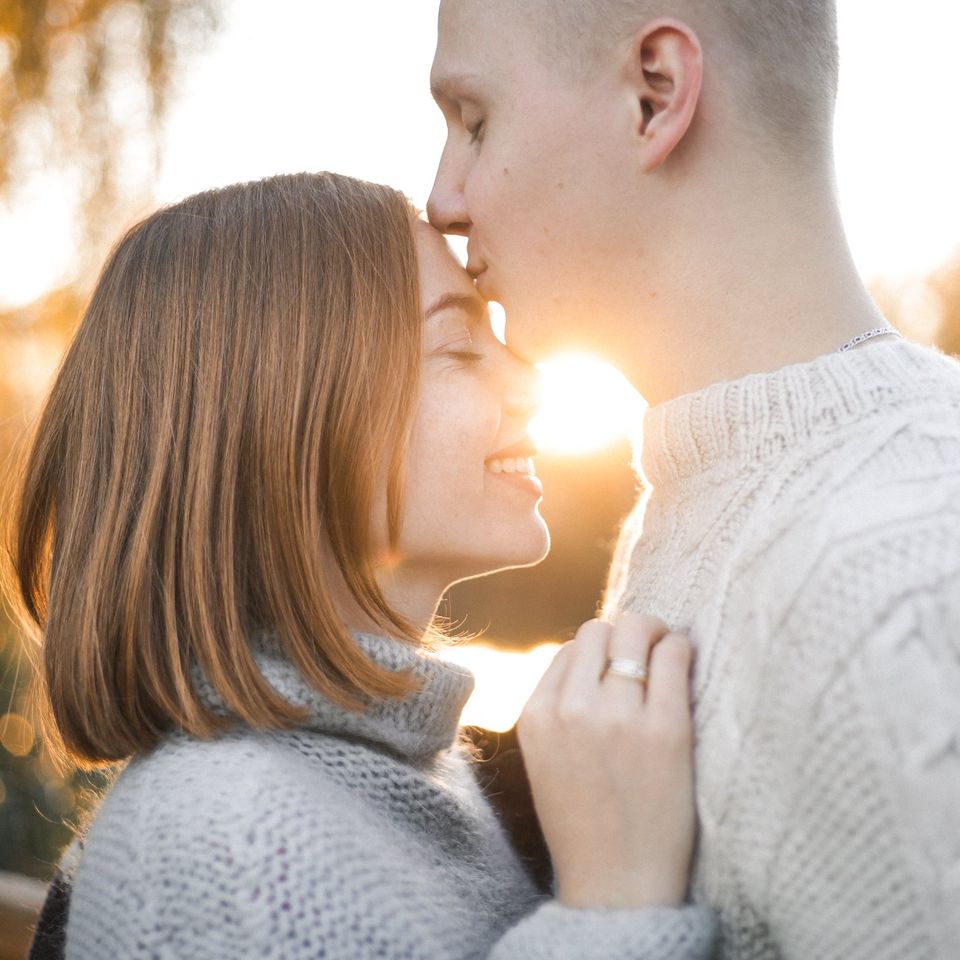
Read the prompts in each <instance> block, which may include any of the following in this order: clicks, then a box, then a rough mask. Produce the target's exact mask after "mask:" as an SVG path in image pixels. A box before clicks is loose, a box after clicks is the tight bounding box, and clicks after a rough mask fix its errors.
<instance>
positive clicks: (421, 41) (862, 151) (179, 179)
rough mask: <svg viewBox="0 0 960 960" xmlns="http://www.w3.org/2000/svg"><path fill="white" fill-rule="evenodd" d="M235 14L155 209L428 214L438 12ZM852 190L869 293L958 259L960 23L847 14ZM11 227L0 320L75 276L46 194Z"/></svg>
mask: <svg viewBox="0 0 960 960" xmlns="http://www.w3.org/2000/svg"><path fill="white" fill-rule="evenodd" d="M265 9H266V7H265V5H264V4H263V3H262V2H259V0H225V14H224V22H223V27H222V30H221V32H220V33H219V34H218V35H217V37H216V38H215V39H214V41H213V42H212V43H211V45H210V46H209V48H208V49H207V51H206V52H205V53H204V54H202V55H201V57H200V58H198V59H195V60H194V61H193V62H192V64H191V66H190V68H189V70H187V71H185V74H184V75H183V76H182V77H180V78H179V92H178V96H177V98H176V102H175V104H174V107H173V109H172V111H171V113H170V116H169V120H168V123H167V128H166V139H165V147H164V149H165V162H164V164H163V168H162V172H161V176H160V179H159V182H158V183H157V184H156V199H157V201H158V202H167V201H171V200H176V199H178V198H180V197H182V196H185V195H187V194H189V193H192V192H194V191H197V190H202V189H205V188H208V187H212V186H217V185H222V184H227V183H231V182H235V181H238V180H245V179H250V178H256V177H261V176H266V175H269V174H271V173H280V172H292V171H297V170H322V169H326V170H335V171H338V172H341V173H348V174H352V175H354V176H358V177H362V178H364V179H369V180H378V181H383V182H386V183H390V184H392V185H394V186H396V187H399V188H400V189H402V190H403V191H404V192H406V193H407V194H408V196H410V197H411V199H412V200H413V201H414V202H415V203H417V204H418V205H420V206H423V205H424V204H425V203H426V198H427V195H428V193H429V190H430V185H431V183H432V179H433V172H434V165H435V163H436V159H437V157H438V156H439V153H440V150H441V147H442V144H443V138H444V128H443V123H442V119H441V117H440V114H439V112H438V111H437V109H436V108H435V106H434V105H433V103H432V101H431V99H430V95H429V91H428V74H429V68H430V61H431V58H432V54H433V47H434V43H435V39H436V3H435V2H434V0H405V2H397V0H351V2H349V3H344V2H342V0H311V2H305V0H271V3H270V4H269V15H268V16H265V15H264V11H265ZM838 9H839V18H840V42H841V58H842V60H841V64H842V67H841V69H842V76H841V89H840V96H839V101H838V112H837V126H836V140H837V163H838V184H839V190H840V197H841V206H842V211H843V214H844V219H845V222H846V225H847V229H848V233H849V235H850V240H851V246H852V247H853V251H854V256H855V258H856V260H857V263H858V265H859V266H860V269H861V271H862V272H863V273H864V274H865V275H866V276H867V277H868V278H874V277H879V276H887V277H893V278H901V277H910V276H915V275H919V274H922V273H924V272H926V271H928V270H930V269H932V268H935V267H936V266H937V265H939V264H940V263H941V262H943V261H944V260H946V259H948V258H949V257H950V255H951V254H952V253H953V252H954V251H955V250H957V249H958V247H960V176H958V171H960V123H957V122H956V119H955V117H956V114H957V107H956V98H957V93H958V91H960V57H957V56H956V42H957V41H956V38H957V36H960V5H957V4H954V3H947V2H944V0H913V2H912V3H911V4H909V5H907V6H904V5H903V4H901V3H894V2H893V0H839V5H838ZM26 196H27V202H26V203H25V204H24V205H23V207H22V208H21V209H20V210H19V211H17V213H16V215H14V216H6V217H4V218H3V219H2V220H0V265H2V268H0V306H14V305H17V304H19V303H25V302H29V301H30V300H32V299H34V298H35V297H36V296H38V295H39V294H41V293H42V292H43V291H44V289H46V288H47V287H49V286H51V285H53V284H54V283H56V282H57V281H58V280H59V279H62V278H63V276H64V274H65V272H66V271H67V270H68V269H69V259H70V242H71V240H70V235H69V230H68V220H67V207H68V202H67V196H68V195H67V194H66V193H64V190H63V188H62V187H61V186H59V185H58V184H56V183H55V182H51V181H49V180H41V181H38V184H37V185H36V188H35V189H33V190H31V191H28V192H27V194H26Z"/></svg>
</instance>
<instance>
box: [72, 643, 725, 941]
mask: <svg viewBox="0 0 960 960" xmlns="http://www.w3.org/2000/svg"><path fill="white" fill-rule="evenodd" d="M358 642H359V643H360V645H361V646H362V647H363V649H364V650H365V652H366V653H367V654H368V655H370V656H371V657H373V658H375V659H376V660H377V661H378V662H380V663H381V664H383V665H388V666H391V668H394V669H399V668H401V667H404V666H409V665H414V666H415V669H416V670H417V672H419V673H420V675H421V676H423V677H425V680H426V683H425V686H424V689H423V690H422V691H421V692H419V693H417V694H415V695H414V696H413V697H411V698H409V700H407V701H405V702H403V703H396V702H393V703H383V704H375V705H374V707H373V708H372V709H371V710H370V711H368V712H367V713H366V714H357V713H352V712H350V711H345V710H343V709H342V708H339V707H337V706H336V705H335V704H333V703H331V702H330V701H327V700H326V699H324V698H323V697H322V696H321V695H320V694H318V693H317V692H316V691H313V690H312V689H311V688H309V687H308V686H307V685H306V684H305V683H304V682H303V680H302V678H301V677H300V676H299V675H298V674H297V672H296V671H295V669H294V668H293V666H292V665H291V664H290V663H289V662H288V661H286V660H285V659H284V658H283V656H282V655H281V654H280V652H279V647H278V646H277V645H276V644H272V643H271V642H270V640H269V638H268V637H267V638H259V640H258V641H257V645H256V647H255V649H256V656H257V658H258V663H259V664H260V667H261V670H262V672H263V674H264V676H265V677H266V678H267V679H268V680H269V681H270V683H271V684H272V685H273V686H274V687H275V688H276V689H277V690H279V691H280V692H281V693H282V694H283V695H284V696H285V697H286V698H287V699H288V700H290V701H292V702H296V703H301V704H305V705H307V706H308V707H309V709H310V720H309V722H308V723H307V724H306V725H304V726H303V727H302V728H299V729H297V730H293V731H288V732H282V733H264V732H255V731H252V730H250V729H247V728H244V727H237V728H235V729H234V730H233V731H231V732H230V733H228V734H227V735H225V736H222V737H220V738H219V739H217V740H214V741H209V742H204V741H199V740H196V739H193V738H191V737H188V736H186V735H183V734H176V735H173V736H171V737H169V738H168V740H166V741H165V742H164V743H163V744H162V745H161V746H160V747H159V748H157V749H156V750H155V751H153V752H152V753H151V754H149V755H147V756H140V757H136V758H134V759H133V760H132V761H131V762H130V763H129V764H128V765H127V767H126V768H125V769H124V770H123V772H122V773H121V774H120V776H119V777H118V778H117V780H116V781H115V783H114V784H113V785H112V787H111V789H110V790H109V792H108V793H107V795H106V797H105V798H104V800H103V802H102V804H101V806H100V808H99V810H98V811H97V814H96V817H95V819H94V820H93V823H92V825H91V827H90V828H89V831H88V833H87V835H86V838H85V842H84V846H83V850H82V852H80V853H78V851H77V844H74V845H73V847H72V848H71V855H72V856H73V857H74V858H77V859H79V865H77V866H76V867H75V870H74V869H73V867H72V866H71V873H72V880H73V896H72V902H71V906H70V912H69V918H68V922H67V936H66V956H67V958H68V960H104V958H114V957H123V958H125V960H173V958H180V960H183V958H190V960H226V958H230V960H237V958H245V957H249V958H253V957H257V958H272V960H307V958H311V960H314V958H319V957H324V958H329V960H373V958H384V960H457V958H477V960H480V958H489V960H508V958H509V960H536V958H541V957H550V958H558V960H565V958H570V960H573V958H575V957H576V958H582V957H587V956H589V957H596V958H598V960H606V958H609V960H704V958H706V957H707V956H709V951H710V949H711V947H710V944H711V941H712V938H713V934H714V927H715V923H714V920H713V917H712V915H711V914H710V913H709V911H706V910H704V909H702V908H698V907H685V908H681V909H677V910H625V911H587V910H574V909H572V908H566V907H563V906H560V905H559V904H557V903H555V902H552V901H550V900H549V899H547V898H545V897H543V896H542V895H540V894H539V893H538V892H537V890H536V888H535V887H534V885H533V883H532V882H531V880H530V879H529V877H528V876H527V874H526V873H525V871H524V869H523V867H522V866H521V864H520V861H519V860H518V858H517V856H516V854H515V853H514V852H513V850H512V849H511V847H510V845H509V843H508V842H507V839H506V835H505V833H504V831H503V830H502V828H501V827H500V825H499V823H498V821H497V820H496V817H495V815H494V813H493V811H492V809H491V808H490V806H489V805H488V803H487V801H486V800H485V798H484V797H483V796H482V794H481V793H480V791H479V788H478V786H477V782H476V780H475V778H474V775H473V770H472V769H471V765H470V763H469V761H468V759H467V758H466V756H465V754H464V752H463V751H462V750H461V749H460V748H459V746H458V745H457V744H456V735H457V722H458V717H459V714H460V711H461V709H462V707H463V704H464V702H465V701H466V698H467V696H468V695H469V693H470V691H471V689H472V686H473V680H472V677H471V676H470V675H469V674H468V673H467V672H466V671H463V670H462V669H461V668H459V667H455V666H453V665H451V664H448V663H444V662H443V661H442V660H440V659H437V658H434V657H432V656H430V655H427V654H421V653H420V652H417V651H414V650H413V649H412V648H411V647H410V646H408V645H403V644H399V643H397V642H395V641H391V640H387V639H384V638H378V637H369V636H358ZM199 682H200V684H201V689H204V687H203V683H202V677H201V678H200V679H199ZM205 697H206V698H207V700H208V702H209V703H211V704H214V705H216V703H217V700H216V697H215V696H214V695H213V693H212V690H210V688H209V687H207V688H205Z"/></svg>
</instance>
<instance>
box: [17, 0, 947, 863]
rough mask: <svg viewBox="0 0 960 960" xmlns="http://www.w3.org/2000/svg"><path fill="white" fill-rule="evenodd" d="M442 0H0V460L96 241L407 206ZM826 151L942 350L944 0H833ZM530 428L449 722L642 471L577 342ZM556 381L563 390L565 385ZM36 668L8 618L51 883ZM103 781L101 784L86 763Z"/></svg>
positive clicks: (509, 653) (568, 629) (868, 252)
mask: <svg viewBox="0 0 960 960" xmlns="http://www.w3.org/2000/svg"><path fill="white" fill-rule="evenodd" d="M435 7H436V3H435V0H418V2H416V3H398V2H396V0H351V2H350V3H343V2H340V0H337V2H333V0H313V2H309V3H307V2H302V0H300V2H297V0H272V2H271V3H269V4H265V3H262V2H254V0H31V2H19V3H18V2H11V0H3V2H2V3H0V357H2V367H0V458H2V461H3V462H4V463H6V462H8V457H9V455H10V451H11V450H12V449H13V446H14V444H15V443H16V441H17V438H18V437H20V436H22V434H23V431H24V429H25V428H26V427H27V425H28V424H29V422H30V419H31V417H32V416H33V414H34V413H35V411H36V409H37V406H38V403H39V402H40V400H41V398H42V397H43V394H44V391H45V389H46V387H47V384H48V382H49V379H50V376H51V374H52V372H53V370H54V369H55V367H56V364H57V362H58V359H59V357H60V355H61V353H62V350H63V348H64V345H65V343H66V342H67V340H68V339H69V337H70V334H71V330H72V329H73V326H74V324H75V322H76V320H77V318H78V314H79V310H80V309H81V307H82V303H83V300H84V297H85V295H86V293H87V292H88V291H89V288H90V284H91V281H92V278H93V277H94V276H95V272H96V270H97V268H98V267H99V265H100V263H101V262H102V260H103V257H104V255H105V252H106V250H107V249H108V246H109V244H110V243H111V241H112V240H113V239H114V238H115V237H116V236H117V235H118V234H119V232H120V231H121V230H122V229H123V228H124V227H125V226H126V225H128V224H130V223H131V222H132V221H133V220H134V219H136V218H137V217H138V216H139V215H140V214H142V213H144V212H145V211H147V210H149V209H151V208H153V207H154V206H156V205H157V204H160V203H164V202H168V201H171V200H176V199H178V198H180V197H183V196H185V195H186V194H189V193H192V192H194V191H196V190H200V189H205V188H208V187H212V186H217V185H222V184H227V183H231V182H234V181H238V180H246V179H251V178H257V177H261V176H265V175H268V174H273V173H279V172H292V171H298V170H322V169H328V170H336V171H339V172H343V173H349V174H352V175H354V176H358V177H363V178H366V179H370V180H376V181H384V182H387V183H390V184H393V185H394V186H397V187H399V188H401V189H403V190H404V191H405V192H406V193H407V194H408V195H409V196H410V197H411V198H412V199H413V201H414V202H415V203H417V204H418V205H419V206H421V207H422V206H424V205H425V203H426V198H427V195H428V193H429V189H430V185H431V182H432V177H433V171H434V164H435V161H436V159H437V158H438V156H439V153H440V149H441V146H442V144H443V139H444V127H443V123H442V120H441V117H440V114H439V113H438V111H437V110H436V109H435V107H434V106H433V104H432V101H431V99H430V96H429V92H428V72H429V66H430V60H431V57H432V52H433V46H434V41H435V36H436V27H435ZM839 11H840V27H841V47H842V67H843V74H842V85H841V95H840V100H839V109H838V119H837V162H838V178H839V189H840V194H841V199H842V207H843V212H844V217H845V220H846V223H847V226H848V229H849V233H850V237H851V242H852V245H853V248H854V254H855V256H856V259H857V261H858V263H859V265H860V268H861V270H862V271H863V273H864V275H865V276H866V277H867V278H869V280H870V283H871V287H872V289H873V291H874V294H875V296H876V297H877V299H878V301H879V302H880V303H881V305H882V306H883V308H884V309H885V310H886V312H887V314H888V316H889V317H890V319H891V320H892V321H893V322H894V323H895V324H897V325H898V326H899V327H900V328H901V329H902V330H904V331H905V332H906V333H907V334H908V335H909V336H912V337H914V338H915V339H918V340H921V341H924V342H930V341H936V342H938V343H940V344H941V345H942V346H943V347H944V348H945V349H948V350H951V351H953V352H957V351H960V246H958V242H960V172H958V171H960V124H957V123H956V121H955V115H956V104H955V99H956V96H955V95H956V93H957V91H958V90H960V82H958V81H960V58H957V57H956V55H955V49H954V48H955V43H956V40H955V38H956V37H957V36H958V35H960V8H957V7H955V5H953V4H945V3H943V2H942V0H914V2H913V3H912V4H911V5H910V6H909V8H904V7H903V6H902V5H900V4H893V3H889V2H880V3H878V2H876V0H839ZM545 374H546V390H545V404H544V407H543V410H542V412H541V414H540V416H539V417H538V420H537V422H536V424H535V433H536V436H537V439H538V440H539V442H540V444H541V447H542V451H543V452H542V456H541V457H540V458H539V460H538V470H539V472H540V474H541V476H542V477H543V479H544V483H545V486H546V489H547V496H546V500H545V502H544V506H543V513H544V515H545V517H546V518H547V519H548V521H549V523H550V525H551V528H552V532H553V540H554V548H553V551H552V553H551V556H550V557H549V558H548V560H547V561H546V562H545V563H544V564H542V565H541V566H540V567H538V568H536V569H534V570H523V571H515V572H512V573H509V574H504V575H500V576H497V577H494V578H490V579H488V580H484V581H477V582H474V583H471V584H466V585H462V586H460V587H457V588H456V589H455V590H454V591H452V593H451V595H450V597H449V599H448V600H447V601H446V602H445V607H444V610H443V612H444V614H445V615H446V616H447V617H448V618H449V619H450V620H451V621H453V622H454V623H455V624H458V625H461V626H462V627H463V628H464V629H466V630H468V631H473V632H480V633H482V637H481V639H480V640H478V641H474V642H472V643H470V644H469V645H464V646H462V647H459V648H457V649H456V650H455V651H454V652H453V654H452V656H453V657H455V658H457V659H459V660H461V662H464V663H467V664H468V665H469V666H471V667H472V668H473V669H474V670H475V672H476V673H477V677H478V686H477V694H476V696H475V697H474V699H473V700H472V701H471V703H470V704H469V706H468V709H467V713H466V714H465V717H464V719H465V721H466V722H469V723H476V724H480V725H483V726H486V727H488V728H492V729H496V730H505V729H507V728H509V727H510V726H511V725H512V724H513V722H514V720H515V718H516V715H517V713H518V711H519V709H520V706H521V705H522V703H523V700H524V699H525V697H526V696H527V695H528V694H529V692H530V690H531V689H532V687H533V685H534V684H535V683H536V680H537V678H538V677H539V675H540V674H541V673H542V671H543V669H544V668H545V667H546V665H547V663H548V662H549V659H550V657H551V656H552V654H553V653H554V652H555V650H556V649H557V644H558V643H559V642H560V641H562V640H564V639H566V638H568V637H569V636H570V635H571V634H572V632H573V630H574V629H575V627H576V626H577V625H578V624H579V623H580V622H581V621H582V620H584V619H587V618H589V617H590V616H592V615H593V613H594V610H595V607H596V604H597V601H598V598H599V596H600V592H601V588H602V582H603V576H604V571H605V568H606V564H607V561H608V558H609V554H610V551H611V549H612V546H613V543H614V540H615V537H616V532H617V528H618V526H619V524H620V522H621V520H622V518H623V516H624V515H625V514H626V512H627V511H628V509H629V508H630V506H631V504H632V502H633V499H634V496H635V493H636V490H635V480H634V477H633V475H632V473H631V471H630V468H629V461H630V456H631V450H630V444H629V441H628V435H629V433H630V432H631V431H632V430H635V428H636V427H637V426H638V425H639V421H640V416H641V410H642V407H641V401H640V398H639V397H637V396H636V394H633V393H632V391H630V390H629V388H628V387H626V385H625V384H624V382H623V381H622V379H621V378H619V376H618V375H617V374H616V373H615V372H614V371H612V370H610V368H606V367H602V366H600V365H598V364H597V363H596V362H595V361H591V360H590V359H589V358H584V357H569V356H568V357H563V358H558V359H557V360H556V361H554V362H552V363H550V364H547V365H546V367H545ZM571 383H576V384H577V389H575V390H573V389H571V387H570V385H571ZM27 679H28V667H27V663H26V661H25V660H24V659H23V658H22V657H21V647H20V642H19V639H18V637H17V636H16V634H15V632H14V631H13V629H12V627H10V626H9V625H7V624H4V625H3V626H2V629H0V870H7V871H17V872H20V873H25V874H29V875H33V876H36V877H41V878H43V877H46V876H48V875H49V873H50V869H51V864H52V863H53V862H54V861H55V859H56V857H57V853H58V851H59V849H60V847H61V845H62V844H63V842H64V841H65V839H66V837H67V836H68V830H67V828H66V827H65V826H64V822H65V821H69V820H70V819H71V818H73V817H75V816H76V813H77V811H78V804H79V803H81V802H82V801H81V797H82V792H83V789H84V787H85V786H86V785H88V784H90V782H91V778H87V777H80V776H78V775H67V776H64V775H62V774H61V773H58V772H57V771H56V770H55V769H54V768H53V766H52V765H51V764H50V763H49V761H48V759H47V758H46V757H45V755H44V752H43V750H42V746H41V744H40V743H39V742H38V740H37V737H36V731H35V730H34V729H33V728H32V726H31V725H30V723H29V721H28V719H26V717H25V714H26V712H27V711H26V708H25V706H24V704H23V702H22V701H23V692H24V690H25V687H26V681H27ZM93 783H94V785H95V779H94V780H93Z"/></svg>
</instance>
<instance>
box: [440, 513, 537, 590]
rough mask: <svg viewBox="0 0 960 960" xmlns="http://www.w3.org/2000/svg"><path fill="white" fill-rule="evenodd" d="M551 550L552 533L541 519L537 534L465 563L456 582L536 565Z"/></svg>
mask: <svg viewBox="0 0 960 960" xmlns="http://www.w3.org/2000/svg"><path fill="white" fill-rule="evenodd" d="M549 552H550V533H549V531H548V530H547V527H546V525H545V524H543V521H542V520H541V521H540V525H539V526H538V530H537V532H536V534H535V535H531V536H529V537H527V538H524V539H523V540H522V541H517V542H515V543H513V544H511V545H510V547H509V548H507V549H504V550H502V551H499V550H491V551H490V553H489V555H487V556H477V557H474V558H471V561H469V562H467V563H464V565H463V568H462V569H463V572H462V573H461V574H460V575H458V576H457V578H456V580H455V581H454V582H456V583H460V582H461V581H463V580H475V579H476V578H477V577H488V576H490V574H493V573H500V572H501V571H503V570H515V569H517V568H519V567H535V566H536V565H537V564H538V563H541V562H542V561H543V560H544V559H546V556H547V554H548V553H549Z"/></svg>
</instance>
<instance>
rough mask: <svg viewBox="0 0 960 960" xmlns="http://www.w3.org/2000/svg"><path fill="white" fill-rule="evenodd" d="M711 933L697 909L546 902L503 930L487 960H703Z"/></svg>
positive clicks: (709, 920) (710, 921)
mask: <svg viewBox="0 0 960 960" xmlns="http://www.w3.org/2000/svg"><path fill="white" fill-rule="evenodd" d="M715 933H716V922H715V919H714V916H713V913H712V912H711V911H710V910H707V909H705V908H703V907H694V906H687V907H680V908H677V909H667V908H650V909H646V910H581V909H575V908H573V907H565V906H563V905H561V904H559V903H558V902H557V901H555V900H551V901H549V902H547V903H544V904H542V905H541V906H540V907H538V908H537V909H536V910H534V911H533V913H531V914H530V915H528V916H527V917H525V918H524V919H523V920H521V921H520V923H518V924H517V925H516V926H515V927H513V929H511V930H509V931H508V932H507V933H506V934H505V935H504V936H503V937H502V938H501V940H500V941H499V942H498V943H497V944H496V946H495V947H494V948H493V950H492V951H491V953H490V957H489V960H580V958H582V957H595V958H597V960H708V958H709V957H711V956H712V955H713V954H712V950H713V945H714V938H715Z"/></svg>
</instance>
